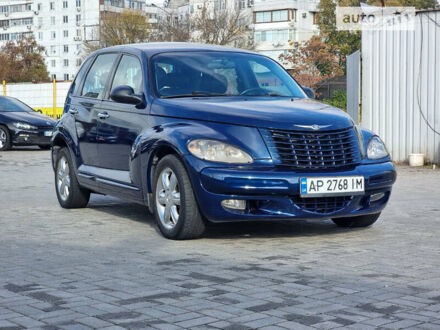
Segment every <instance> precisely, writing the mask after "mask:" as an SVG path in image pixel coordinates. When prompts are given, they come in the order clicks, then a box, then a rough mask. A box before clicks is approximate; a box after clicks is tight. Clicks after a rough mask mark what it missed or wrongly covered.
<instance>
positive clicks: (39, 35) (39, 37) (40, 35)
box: [38, 32, 43, 40]
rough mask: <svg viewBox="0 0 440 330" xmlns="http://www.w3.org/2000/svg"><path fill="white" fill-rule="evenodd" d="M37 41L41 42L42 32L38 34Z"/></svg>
mask: <svg viewBox="0 0 440 330" xmlns="http://www.w3.org/2000/svg"><path fill="white" fill-rule="evenodd" d="M38 40H43V32H38Z"/></svg>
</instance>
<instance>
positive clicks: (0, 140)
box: [0, 128, 7, 149]
mask: <svg viewBox="0 0 440 330" xmlns="http://www.w3.org/2000/svg"><path fill="white" fill-rule="evenodd" d="M6 139H7V135H6V132H5V131H4V129H3V128H0V149H1V148H3V147H4V146H5V145H6Z"/></svg>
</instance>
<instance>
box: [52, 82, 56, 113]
mask: <svg viewBox="0 0 440 330" xmlns="http://www.w3.org/2000/svg"><path fill="white" fill-rule="evenodd" d="M56 115H57V81H56V79H55V78H54V79H53V112H52V117H53V118H56Z"/></svg>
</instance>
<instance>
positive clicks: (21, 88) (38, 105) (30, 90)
mask: <svg viewBox="0 0 440 330" xmlns="http://www.w3.org/2000/svg"><path fill="white" fill-rule="evenodd" d="M70 84H71V82H70V81H66V82H57V83H56V85H55V86H56V110H55V113H54V104H53V83H39V84H33V83H21V84H7V85H6V96H11V97H15V98H17V99H19V100H20V101H22V102H24V103H26V104H27V105H29V106H30V107H31V108H33V109H35V110H37V111H40V112H41V113H44V114H46V115H48V116H51V117H54V118H60V117H61V115H62V113H63V107H64V101H65V99H66V95H67V92H68V90H69V87H70ZM0 95H4V94H3V86H2V85H0Z"/></svg>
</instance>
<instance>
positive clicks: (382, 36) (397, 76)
mask: <svg viewBox="0 0 440 330" xmlns="http://www.w3.org/2000/svg"><path fill="white" fill-rule="evenodd" d="M415 22H416V23H415V30H413V31H364V32H363V33H362V126H364V127H366V128H368V129H371V130H373V131H374V132H375V133H377V134H379V135H380V136H381V137H382V138H383V140H384V141H385V143H386V145H387V147H388V149H389V150H390V152H391V155H392V157H393V159H394V160H395V161H407V159H408V154H410V153H423V154H425V157H426V159H427V161H428V162H435V163H438V162H439V154H440V11H438V10H437V11H435V10H431V11H421V12H418V13H417V15H416V21H415ZM434 130H435V131H436V132H434Z"/></svg>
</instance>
